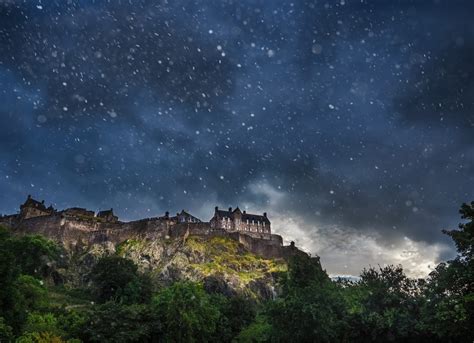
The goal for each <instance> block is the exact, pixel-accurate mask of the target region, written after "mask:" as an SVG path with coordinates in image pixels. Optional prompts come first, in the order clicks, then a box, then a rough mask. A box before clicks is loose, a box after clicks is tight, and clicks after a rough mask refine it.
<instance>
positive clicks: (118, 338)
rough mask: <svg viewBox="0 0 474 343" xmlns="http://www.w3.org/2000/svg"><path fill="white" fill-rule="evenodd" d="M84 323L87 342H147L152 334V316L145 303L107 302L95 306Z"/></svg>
mask: <svg viewBox="0 0 474 343" xmlns="http://www.w3.org/2000/svg"><path fill="white" fill-rule="evenodd" d="M87 318H88V319H87V320H86V322H84V323H83V325H84V326H83V335H82V336H80V338H82V339H83V340H84V341H86V342H117V343H122V342H145V341H147V340H148V339H149V337H150V335H151V323H152V321H151V317H150V314H149V311H148V309H147V307H146V306H145V305H140V304H134V305H123V304H119V303H116V302H107V303H105V304H102V305H98V306H96V307H94V308H93V310H92V311H90V312H89V313H88V314H87Z"/></svg>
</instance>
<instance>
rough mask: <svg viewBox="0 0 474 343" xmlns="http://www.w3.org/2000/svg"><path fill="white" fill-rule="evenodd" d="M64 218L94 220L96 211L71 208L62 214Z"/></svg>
mask: <svg viewBox="0 0 474 343" xmlns="http://www.w3.org/2000/svg"><path fill="white" fill-rule="evenodd" d="M61 213H62V215H63V216H64V217H77V218H93V217H94V216H95V212H94V211H89V210H87V209H85V208H82V207H71V208H68V209H65V210H64V211H62V212H61Z"/></svg>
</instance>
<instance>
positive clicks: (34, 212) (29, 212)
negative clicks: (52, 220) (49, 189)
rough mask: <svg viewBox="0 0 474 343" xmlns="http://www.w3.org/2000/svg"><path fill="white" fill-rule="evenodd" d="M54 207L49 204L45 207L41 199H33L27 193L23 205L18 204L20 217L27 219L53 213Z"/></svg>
mask: <svg viewBox="0 0 474 343" xmlns="http://www.w3.org/2000/svg"><path fill="white" fill-rule="evenodd" d="M54 211H55V210H54V208H53V207H52V206H49V207H48V208H46V206H45V205H44V200H43V201H41V202H40V201H38V200H35V199H33V198H32V197H31V195H28V198H27V199H26V201H25V202H24V204H23V205H20V217H21V218H22V219H29V218H34V217H42V216H49V215H51V214H53V213H54Z"/></svg>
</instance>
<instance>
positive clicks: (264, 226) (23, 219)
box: [0, 195, 286, 257]
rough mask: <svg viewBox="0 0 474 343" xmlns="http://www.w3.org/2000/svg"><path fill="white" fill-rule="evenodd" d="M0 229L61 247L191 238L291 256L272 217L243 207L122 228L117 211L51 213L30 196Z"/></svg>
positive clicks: (166, 217) (143, 221)
mask: <svg viewBox="0 0 474 343" xmlns="http://www.w3.org/2000/svg"><path fill="white" fill-rule="evenodd" d="M0 225H3V226H6V227H9V228H11V229H13V230H15V231H17V232H18V233H39V234H43V235H45V236H47V237H49V238H51V239H56V240H58V241H64V240H67V241H69V242H70V243H71V242H72V243H73V244H78V243H79V242H88V243H94V242H97V241H110V242H112V243H114V244H119V243H120V242H123V241H124V240H127V239H134V238H136V237H141V238H144V239H166V238H183V239H185V238H186V237H187V236H188V235H200V236H226V237H230V238H232V239H235V240H238V241H239V242H240V243H242V244H243V245H244V246H245V247H247V248H248V249H249V250H251V251H253V252H255V253H258V254H260V255H263V256H268V257H278V256H281V255H282V254H286V252H285V251H286V250H285V248H286V247H283V239H282V237H281V236H280V235H276V234H272V232H271V223H270V220H269V219H268V217H267V213H263V214H262V215H257V214H250V213H247V212H246V211H241V210H240V209H239V208H238V207H237V208H236V209H234V210H232V208H229V209H228V210H227V211H226V210H220V209H219V208H218V207H215V211H214V215H213V217H212V218H211V219H210V220H209V221H208V222H205V221H202V220H200V219H199V218H197V217H195V216H193V215H192V214H190V213H189V212H187V211H185V210H182V211H181V212H178V213H176V215H175V216H170V214H169V212H166V213H165V214H164V215H163V216H158V217H152V218H145V219H140V220H135V221H129V222H122V221H120V220H119V218H118V217H117V216H116V215H115V214H114V212H113V209H108V210H102V211H99V212H97V213H95V212H94V211H90V210H87V209H85V208H80V207H72V208H67V209H65V210H60V211H59V210H56V209H55V208H53V206H49V207H46V205H45V203H44V201H37V200H35V199H33V198H32V197H31V196H30V195H28V198H27V199H26V201H25V202H24V203H23V204H22V205H21V206H20V212H19V213H18V214H12V215H6V216H0Z"/></svg>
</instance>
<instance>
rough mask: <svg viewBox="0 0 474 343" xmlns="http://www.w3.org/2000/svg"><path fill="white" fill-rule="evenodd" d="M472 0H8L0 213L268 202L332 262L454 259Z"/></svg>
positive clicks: (473, 120) (3, 32)
mask: <svg viewBox="0 0 474 343" xmlns="http://www.w3.org/2000/svg"><path fill="white" fill-rule="evenodd" d="M473 17H474V2H472V1H470V0H466V1H452V0H450V1H422V0H416V1H415V0H413V1H395V0H390V1H389V0H386V1H382V0H371V1H369V0H338V1H332V0H331V1H329V0H328V1H316V0H314V1H293V2H291V1H277V0H272V1H264V0H260V1H245V0H235V1H231V0H227V1H222V0H220V1H210V0H202V1H199V0H193V1H171V0H170V1H166V0H165V1H145V0H140V1H139V0H133V1H132V0H130V1H126V0H121V1H120V0H114V1H102V0H95V1H93V0H88V1H86V0H83V1H80V0H68V1H66V0H61V1H52V0H43V1H40V0H37V1H33V0H31V1H16V0H0V130H1V131H0V132H1V133H0V213H3V214H7V213H15V212H17V211H18V206H19V204H20V202H23V201H24V200H25V198H26V196H27V195H28V194H32V195H33V197H35V198H38V199H40V200H41V199H45V200H46V203H47V205H49V203H52V204H53V206H55V207H57V208H59V209H62V208H65V207H71V206H80V207H87V208H89V209H93V210H99V209H106V208H110V207H113V208H114V210H115V211H116V213H117V214H118V215H119V217H120V218H121V219H122V220H133V219H139V218H143V217H152V216H158V215H162V214H163V213H164V212H165V211H167V210H169V211H170V212H171V213H175V212H177V211H180V210H181V209H187V210H189V211H190V212H191V213H192V214H195V215H197V216H198V217H200V218H201V219H203V220H209V219H210V218H211V216H212V214H213V211H214V206H216V205H219V206H220V207H223V208H227V207H229V206H232V207H236V206H237V205H238V206H240V208H241V209H247V211H249V212H256V213H262V212H264V211H266V212H268V215H269V218H270V220H271V221H272V227H273V231H274V232H275V233H279V234H282V235H283V236H284V237H285V239H286V242H288V241H289V240H294V241H295V242H296V244H297V246H300V247H301V248H303V249H305V250H306V251H308V252H311V253H312V254H317V255H320V256H321V260H322V264H323V267H324V268H326V269H327V271H328V272H329V273H330V274H331V275H335V274H338V275H341V274H343V275H346V274H347V275H358V273H359V272H360V270H361V269H362V268H363V267H367V266H369V265H373V266H376V265H378V264H380V265H384V264H398V263H402V264H403V266H404V267H405V269H406V271H407V273H408V274H409V275H411V276H425V275H426V274H427V273H428V272H429V270H430V269H431V268H433V267H434V266H435V265H436V263H437V262H439V261H441V260H446V259H448V258H450V257H452V256H453V255H454V251H455V249H454V246H453V245H452V244H451V242H450V240H449V238H447V237H444V235H443V234H442V233H441V230H442V229H444V228H455V227H456V226H457V224H458V222H459V221H460V218H459V214H458V209H459V207H460V205H461V203H462V202H467V201H471V200H474V21H473Z"/></svg>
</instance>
